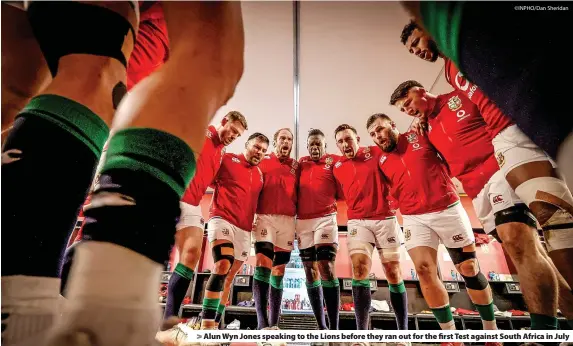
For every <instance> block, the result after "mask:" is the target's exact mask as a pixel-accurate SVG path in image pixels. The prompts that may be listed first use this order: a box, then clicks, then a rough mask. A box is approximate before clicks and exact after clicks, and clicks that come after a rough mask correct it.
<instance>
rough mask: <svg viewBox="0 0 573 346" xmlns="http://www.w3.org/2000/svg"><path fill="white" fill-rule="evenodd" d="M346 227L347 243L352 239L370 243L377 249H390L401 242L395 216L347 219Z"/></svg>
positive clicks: (400, 234)
mask: <svg viewBox="0 0 573 346" xmlns="http://www.w3.org/2000/svg"><path fill="white" fill-rule="evenodd" d="M347 227H348V237H347V242H348V243H351V242H353V241H360V242H362V243H370V244H374V245H375V246H376V248H377V249H391V248H396V247H399V246H400V245H401V244H402V240H403V238H402V232H401V231H400V226H399V225H398V221H396V217H390V218H387V219H386V220H357V219H355V220H348V224H347ZM349 247H350V246H349Z"/></svg>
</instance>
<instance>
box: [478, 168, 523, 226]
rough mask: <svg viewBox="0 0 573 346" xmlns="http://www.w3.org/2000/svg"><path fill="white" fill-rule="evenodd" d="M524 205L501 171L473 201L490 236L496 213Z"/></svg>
mask: <svg viewBox="0 0 573 346" xmlns="http://www.w3.org/2000/svg"><path fill="white" fill-rule="evenodd" d="M518 203H524V202H523V201H522V200H521V199H520V198H519V197H518V196H517V195H516V194H515V191H514V190H513V189H512V188H511V186H509V183H508V182H507V180H505V176H504V174H503V172H502V171H501V170H499V171H497V172H495V174H494V175H492V176H491V178H489V180H488V182H487V184H485V186H484V187H483V189H481V191H480V192H479V194H478V195H477V196H476V198H474V199H473V200H472V204H473V205H474V209H475V211H476V215H477V217H478V219H479V221H480V223H481V224H482V226H483V230H484V231H485V233H487V234H489V233H491V232H492V231H493V230H494V229H495V213H497V212H498V211H501V210H504V209H507V208H510V207H513V206H515V205H516V204H518Z"/></svg>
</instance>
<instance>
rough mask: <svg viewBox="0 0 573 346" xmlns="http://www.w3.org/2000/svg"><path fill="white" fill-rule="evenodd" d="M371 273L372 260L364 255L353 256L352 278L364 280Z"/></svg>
mask: <svg viewBox="0 0 573 346" xmlns="http://www.w3.org/2000/svg"><path fill="white" fill-rule="evenodd" d="M369 272H370V258H368V257H367V256H365V255H362V254H354V255H353V256H352V277H353V278H354V279H356V280H364V279H366V277H367V276H368V274H369Z"/></svg>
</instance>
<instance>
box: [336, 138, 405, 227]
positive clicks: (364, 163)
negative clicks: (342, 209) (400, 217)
mask: <svg viewBox="0 0 573 346" xmlns="http://www.w3.org/2000/svg"><path fill="white" fill-rule="evenodd" d="M381 154H382V150H380V148H378V147H377V146H370V147H361V148H359V149H358V152H357V153H356V156H355V157H354V158H352V159H348V158H347V157H345V156H343V157H342V158H341V159H340V161H338V162H336V163H335V164H334V170H333V172H334V177H335V178H336V181H337V182H338V184H339V185H340V188H341V190H342V193H343V194H344V199H345V200H346V204H347V205H348V212H347V214H348V219H349V220H354V219H365V220H384V219H386V218H388V217H391V216H394V215H395V214H396V210H394V208H392V207H391V206H390V198H389V197H390V196H389V194H388V186H387V185H386V183H385V181H384V177H383V175H382V173H381V172H380V170H379V169H378V160H379V159H380V156H381Z"/></svg>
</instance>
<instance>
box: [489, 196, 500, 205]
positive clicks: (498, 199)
mask: <svg viewBox="0 0 573 346" xmlns="http://www.w3.org/2000/svg"><path fill="white" fill-rule="evenodd" d="M491 200H492V202H493V204H499V203H503V197H501V195H496V196H493V198H492V199H491Z"/></svg>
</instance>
